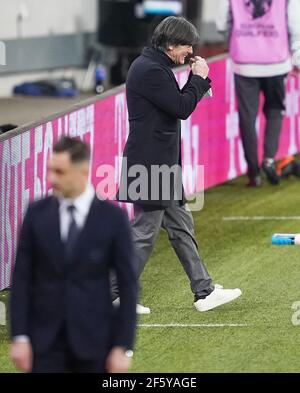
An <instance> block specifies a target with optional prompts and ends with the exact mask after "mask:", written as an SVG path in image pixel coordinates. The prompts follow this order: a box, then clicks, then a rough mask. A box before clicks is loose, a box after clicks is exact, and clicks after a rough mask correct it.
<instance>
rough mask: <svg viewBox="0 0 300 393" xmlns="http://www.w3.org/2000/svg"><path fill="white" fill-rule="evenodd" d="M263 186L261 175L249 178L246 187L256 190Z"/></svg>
mask: <svg viewBox="0 0 300 393" xmlns="http://www.w3.org/2000/svg"><path fill="white" fill-rule="evenodd" d="M261 186H262V181H261V177H260V176H259V175H257V176H254V177H249V183H247V184H246V187H248V188H255V187H261Z"/></svg>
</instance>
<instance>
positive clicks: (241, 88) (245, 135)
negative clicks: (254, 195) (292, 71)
mask: <svg viewBox="0 0 300 393" xmlns="http://www.w3.org/2000/svg"><path fill="white" fill-rule="evenodd" d="M285 80H286V74H285V75H278V76H274V77H265V78H254V77H244V76H241V75H237V74H235V90H236V95H237V101H238V113H239V123H240V133H241V138H242V143H243V147H244V153H245V158H246V161H247V164H248V176H249V177H250V178H254V177H255V176H257V175H259V172H260V167H259V162H258V151H257V134H256V118H257V114H258V107H259V98H260V93H261V92H262V93H263V95H264V99H265V101H264V106H263V111H264V114H265V117H266V128H265V139H264V159H269V158H271V159H274V157H275V155H276V153H277V150H278V144H279V137H280V131H281V126H282V120H283V112H284V110H285Z"/></svg>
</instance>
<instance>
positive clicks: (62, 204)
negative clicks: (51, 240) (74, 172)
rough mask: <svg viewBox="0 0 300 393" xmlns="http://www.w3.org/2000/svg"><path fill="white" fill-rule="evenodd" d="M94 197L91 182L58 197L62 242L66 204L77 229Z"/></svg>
mask: <svg viewBox="0 0 300 393" xmlns="http://www.w3.org/2000/svg"><path fill="white" fill-rule="evenodd" d="M94 197H95V190H94V188H93V186H92V185H91V184H89V185H88V186H87V187H86V189H85V190H84V192H83V193H82V194H80V195H79V196H78V197H77V198H75V199H69V198H60V199H59V224H60V236H61V240H62V241H63V242H64V241H66V239H67V236H68V232H69V226H70V223H71V215H70V213H69V212H68V206H70V205H73V206H74V207H75V210H74V219H75V221H76V225H77V227H78V229H82V228H83V226H84V224H85V221H86V218H87V215H88V213H89V211H90V208H91V204H92V202H93V199H94ZM13 340H14V341H17V342H23V343H27V342H29V341H30V339H29V337H28V336H25V335H19V336H15V337H14V339H13Z"/></svg>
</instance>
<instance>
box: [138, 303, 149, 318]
mask: <svg viewBox="0 0 300 393" xmlns="http://www.w3.org/2000/svg"><path fill="white" fill-rule="evenodd" d="M150 312H151V311H150V308H149V307H145V306H142V305H141V304H137V305H136V313H137V314H138V315H142V314H150Z"/></svg>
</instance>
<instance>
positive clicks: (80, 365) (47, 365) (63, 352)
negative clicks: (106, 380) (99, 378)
mask: <svg viewBox="0 0 300 393" xmlns="http://www.w3.org/2000/svg"><path fill="white" fill-rule="evenodd" d="M99 352H100V351H99ZM105 361H106V357H104V355H103V354H101V353H99V356H98V358H97V359H90V360H89V359H86V360H83V359H79V358H78V356H76V354H74V351H73V350H72V348H71V346H70V344H69V340H68V335H67V332H66V328H65V327H64V326H63V327H62V328H61V329H60V331H59V333H58V335H57V337H56V339H55V341H54V342H53V344H52V345H51V347H50V348H49V350H48V351H47V352H46V353H43V354H39V353H36V352H35V350H34V349H33V366H32V371H31V372H32V373H105V372H106V370H105Z"/></svg>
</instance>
